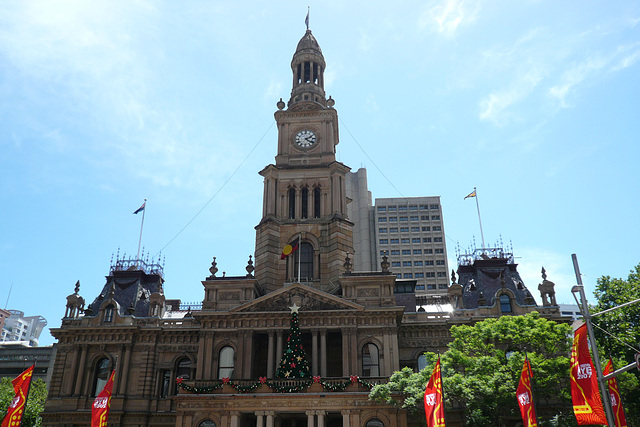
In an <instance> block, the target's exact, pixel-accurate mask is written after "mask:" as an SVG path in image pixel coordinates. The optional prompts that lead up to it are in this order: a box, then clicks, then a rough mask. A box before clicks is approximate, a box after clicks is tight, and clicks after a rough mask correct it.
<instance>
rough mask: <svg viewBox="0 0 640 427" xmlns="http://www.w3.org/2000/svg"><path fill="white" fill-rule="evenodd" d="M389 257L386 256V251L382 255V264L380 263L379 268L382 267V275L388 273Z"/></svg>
mask: <svg viewBox="0 0 640 427" xmlns="http://www.w3.org/2000/svg"><path fill="white" fill-rule="evenodd" d="M389 265H390V264H389V257H388V256H387V251H385V252H384V255H382V262H381V263H380V267H382V272H383V273H388V272H389Z"/></svg>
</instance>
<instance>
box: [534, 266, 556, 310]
mask: <svg viewBox="0 0 640 427" xmlns="http://www.w3.org/2000/svg"><path fill="white" fill-rule="evenodd" d="M555 286H556V285H555V283H553V282H552V281H550V280H547V273H546V271H545V270H544V267H542V283H540V284H539V285H538V290H539V291H540V297H541V298H542V305H543V306H545V307H547V306H551V305H553V306H555V305H558V304H557V303H556V291H555ZM547 297H548V299H547Z"/></svg>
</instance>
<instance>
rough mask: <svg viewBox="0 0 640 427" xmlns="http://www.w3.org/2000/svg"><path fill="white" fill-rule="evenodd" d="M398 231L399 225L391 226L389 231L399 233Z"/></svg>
mask: <svg viewBox="0 0 640 427" xmlns="http://www.w3.org/2000/svg"><path fill="white" fill-rule="evenodd" d="M397 232H398V227H391V228H390V229H389V233H397Z"/></svg>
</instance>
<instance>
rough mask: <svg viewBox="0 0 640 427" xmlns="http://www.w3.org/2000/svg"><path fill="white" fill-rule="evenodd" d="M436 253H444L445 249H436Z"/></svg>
mask: <svg viewBox="0 0 640 427" xmlns="http://www.w3.org/2000/svg"><path fill="white" fill-rule="evenodd" d="M435 253H437V254H443V253H444V249H436V252H435Z"/></svg>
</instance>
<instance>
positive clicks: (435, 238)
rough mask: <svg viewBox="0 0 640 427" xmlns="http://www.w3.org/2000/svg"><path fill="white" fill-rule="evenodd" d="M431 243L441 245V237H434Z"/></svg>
mask: <svg viewBox="0 0 640 427" xmlns="http://www.w3.org/2000/svg"><path fill="white" fill-rule="evenodd" d="M433 241H434V242H438V243H442V237H434V238H433Z"/></svg>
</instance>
